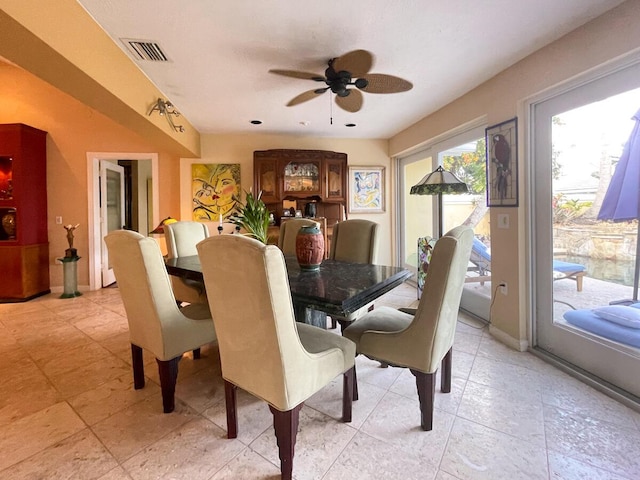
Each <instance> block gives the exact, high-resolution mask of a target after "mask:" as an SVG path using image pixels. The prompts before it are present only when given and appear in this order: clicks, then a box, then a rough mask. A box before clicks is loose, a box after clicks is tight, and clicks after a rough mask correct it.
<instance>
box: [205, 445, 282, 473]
mask: <svg viewBox="0 0 640 480" xmlns="http://www.w3.org/2000/svg"><path fill="white" fill-rule="evenodd" d="M294 462H295V460H294ZM280 478H281V477H280V468H279V467H276V466H275V465H274V464H272V463H271V462H269V461H267V460H265V459H264V458H263V457H261V456H260V455H258V454H257V453H255V452H254V451H252V450H251V449H249V448H245V449H244V451H243V452H242V453H241V454H240V455H238V456H237V457H235V458H234V459H233V460H231V461H230V462H229V463H227V464H226V465H225V466H224V467H223V468H222V469H221V470H220V471H218V473H216V474H215V475H214V476H213V477H211V480H240V479H247V480H248V479H256V480H258V479H261V480H280Z"/></svg>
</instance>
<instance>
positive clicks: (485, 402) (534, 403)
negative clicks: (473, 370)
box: [458, 381, 545, 447]
mask: <svg viewBox="0 0 640 480" xmlns="http://www.w3.org/2000/svg"><path fill="white" fill-rule="evenodd" d="M458 417H461V418H466V419H467V420H471V421H473V422H475V423H479V424H480V425H484V426H485V427H489V428H492V429H494V430H497V431H499V432H502V433H506V434H509V435H512V436H514V437H516V438H519V439H521V440H526V441H528V442H530V443H533V444H538V445H540V446H541V447H544V446H545V436H544V416H543V414H542V400H541V398H540V396H539V395H515V394H512V395H505V394H504V392H502V391H501V390H496V389H495V388H491V387H487V386H486V385H480V384H478V383H474V382H473V381H469V382H467V385H466V388H465V390H464V395H463V397H462V402H461V403H460V407H459V408H458Z"/></svg>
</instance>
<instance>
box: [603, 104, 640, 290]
mask: <svg viewBox="0 0 640 480" xmlns="http://www.w3.org/2000/svg"><path fill="white" fill-rule="evenodd" d="M632 118H633V119H634V120H635V122H636V123H635V125H634V127H633V130H632V131H631V135H630V136H629V139H628V140H627V143H626V144H625V146H624V150H623V151H622V155H621V156H620V160H619V161H618V164H617V165H616V170H615V172H613V176H612V177H611V182H610V183H609V188H608V189H607V193H606V195H605V197H604V200H603V201H602V206H601V207H600V212H599V213H598V220H613V221H614V222H628V221H630V220H640V110H638V111H637V112H636V114H635V115H634V116H633V117H632ZM639 238H640V222H638V236H637V237H636V267H635V273H634V276H633V302H637V301H638V279H639V278H640V241H638V239H639ZM613 303H623V302H613Z"/></svg>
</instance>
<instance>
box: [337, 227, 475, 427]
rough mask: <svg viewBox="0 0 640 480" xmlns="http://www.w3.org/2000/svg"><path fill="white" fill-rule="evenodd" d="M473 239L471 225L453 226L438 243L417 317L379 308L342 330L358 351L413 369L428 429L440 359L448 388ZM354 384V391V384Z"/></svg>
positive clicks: (443, 387) (448, 388)
mask: <svg viewBox="0 0 640 480" xmlns="http://www.w3.org/2000/svg"><path fill="white" fill-rule="evenodd" d="M472 242H473V230H471V228H469V227H456V228H454V229H453V230H451V231H450V232H448V233H447V234H446V235H445V236H443V237H442V238H440V239H439V240H438V241H437V242H436V246H435V248H434V250H433V255H432V257H431V263H429V272H428V273H427V278H426V281H425V285H424V291H423V293H422V297H421V298H420V303H419V304H418V309H417V311H416V314H415V316H412V315H409V314H407V313H403V312H400V311H398V310H394V309H392V308H390V307H380V308H377V309H375V310H374V311H372V312H369V313H367V314H365V315H363V316H362V317H361V318H360V319H358V321H357V322H354V323H353V324H352V325H350V326H349V327H348V328H346V329H345V330H344V331H343V332H342V333H343V335H344V336H345V337H347V338H349V339H351V340H353V341H354V342H356V350H357V352H358V353H359V354H360V353H361V354H363V355H366V356H367V357H369V358H372V359H375V360H379V361H381V362H384V363H387V364H389V365H392V366H397V367H405V368H409V369H410V370H411V373H413V375H414V376H415V377H416V386H417V388H418V398H419V400H420V412H421V414H422V421H421V424H422V429H423V430H431V428H432V425H433V400H434V391H435V378H436V371H437V370H438V366H439V365H440V362H442V376H441V390H442V391H443V392H444V393H448V392H450V391H451V359H452V356H451V348H452V346H453V338H454V334H455V331H456V322H457V319H458V309H459V307H460V297H461V296H462V287H463V286H464V279H465V275H466V273H467V265H468V263H469V255H470V253H471V244H472ZM354 388H355V390H356V391H357V384H356V385H355V386H354Z"/></svg>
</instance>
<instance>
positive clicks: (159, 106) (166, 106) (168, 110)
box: [148, 98, 184, 133]
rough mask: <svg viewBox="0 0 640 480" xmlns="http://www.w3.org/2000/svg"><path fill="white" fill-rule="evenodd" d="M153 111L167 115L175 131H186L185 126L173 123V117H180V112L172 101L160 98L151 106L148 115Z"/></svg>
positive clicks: (162, 115)
mask: <svg viewBox="0 0 640 480" xmlns="http://www.w3.org/2000/svg"><path fill="white" fill-rule="evenodd" d="M153 112H158V115H160V116H161V117H165V118H166V119H167V122H169V125H170V126H171V128H173V130H174V131H176V132H180V133H182V132H184V127H183V126H182V125H176V124H175V123H173V117H179V116H180V112H178V111H177V110H176V107H174V106H173V104H172V103H171V102H167V101H165V100H162V99H161V98H159V99H158V101H157V102H156V103H154V104H153V105H152V106H151V109H150V110H149V114H148V115H149V116H151V114H152V113H153Z"/></svg>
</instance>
